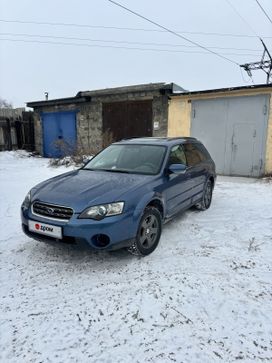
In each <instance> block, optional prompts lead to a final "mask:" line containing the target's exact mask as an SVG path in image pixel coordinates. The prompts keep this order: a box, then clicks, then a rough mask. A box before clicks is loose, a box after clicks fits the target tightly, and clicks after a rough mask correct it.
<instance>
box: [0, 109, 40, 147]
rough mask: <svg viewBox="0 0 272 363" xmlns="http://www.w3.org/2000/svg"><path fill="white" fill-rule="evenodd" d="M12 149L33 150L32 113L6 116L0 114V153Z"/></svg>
mask: <svg viewBox="0 0 272 363" xmlns="http://www.w3.org/2000/svg"><path fill="white" fill-rule="evenodd" d="M8 116H9V117H8ZM14 149H15V150H16V149H25V150H28V151H33V150H34V149H35V139H34V121H33V112H27V111H22V112H20V115H8V114H7V115H6V116H5V115H3V114H2V115H1V113H0V151H3V150H14Z"/></svg>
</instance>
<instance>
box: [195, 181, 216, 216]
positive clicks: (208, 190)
mask: <svg viewBox="0 0 272 363" xmlns="http://www.w3.org/2000/svg"><path fill="white" fill-rule="evenodd" d="M212 193H213V184H212V182H211V180H210V179H209V180H208V181H207V183H206V185H205V188H204V191H203V197H202V200H201V201H200V202H199V203H197V204H196V205H195V207H196V209H198V210H202V211H203V210H206V209H208V208H210V205H211V203H212Z"/></svg>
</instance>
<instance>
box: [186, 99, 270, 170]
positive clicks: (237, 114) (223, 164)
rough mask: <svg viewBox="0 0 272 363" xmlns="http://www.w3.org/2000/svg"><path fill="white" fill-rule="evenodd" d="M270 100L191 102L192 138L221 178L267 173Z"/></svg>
mask: <svg viewBox="0 0 272 363" xmlns="http://www.w3.org/2000/svg"><path fill="white" fill-rule="evenodd" d="M268 106H269V96H266V95H260V96H250V97H231V98H218V99H210V100H201V101H193V102H192V120H191V136H194V137H197V138H198V139H199V140H201V141H202V142H203V143H204V144H205V146H206V147H207V149H208V150H209V152H210V154H211V155H212V157H213V159H214V161H215V164H216V169H217V173H218V174H223V175H241V176H260V175H262V174H263V173H264V158H265V144H266V134H267V120H268Z"/></svg>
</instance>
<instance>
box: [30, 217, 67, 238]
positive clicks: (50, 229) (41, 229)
mask: <svg viewBox="0 0 272 363" xmlns="http://www.w3.org/2000/svg"><path fill="white" fill-rule="evenodd" d="M28 228H29V230H30V231H31V232H36V233H39V234H44V235H46V236H50V237H55V238H58V239H61V238H62V228H61V227H57V226H53V225H52V224H46V223H40V222H35V221H28Z"/></svg>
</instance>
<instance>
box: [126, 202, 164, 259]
mask: <svg viewBox="0 0 272 363" xmlns="http://www.w3.org/2000/svg"><path fill="white" fill-rule="evenodd" d="M161 219H162V218H161V214H160V212H159V211H158V209H156V208H154V207H147V208H146V209H145V211H144V214H143V216H142V218H141V220H140V223H139V227H138V232H137V236H136V239H135V241H134V243H133V245H132V246H131V247H129V249H128V251H129V252H130V253H132V254H134V255H139V256H147V255H149V254H150V253H151V252H153V251H154V250H155V249H156V247H157V246H158V244H159V240H160V237H161V230H162V220H161Z"/></svg>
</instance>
